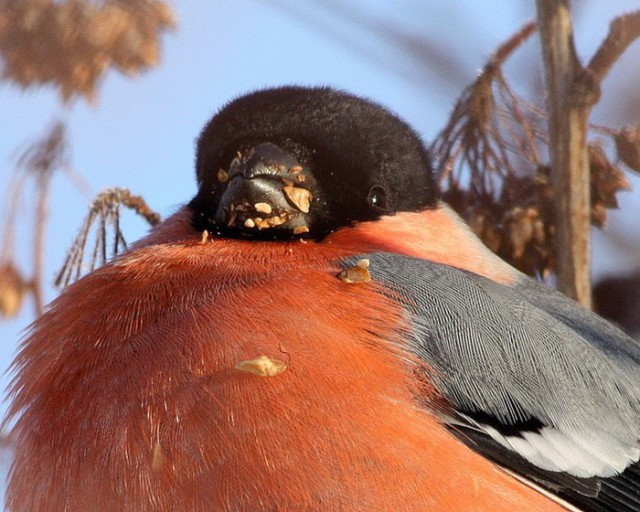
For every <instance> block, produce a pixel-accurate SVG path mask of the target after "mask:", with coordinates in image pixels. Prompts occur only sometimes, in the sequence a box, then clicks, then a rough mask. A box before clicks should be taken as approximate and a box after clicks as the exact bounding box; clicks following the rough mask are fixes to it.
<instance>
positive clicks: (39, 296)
mask: <svg viewBox="0 0 640 512" xmlns="http://www.w3.org/2000/svg"><path fill="white" fill-rule="evenodd" d="M67 149H68V144H67V137H66V130H65V126H64V124H62V123H60V122H56V123H54V124H53V125H52V126H51V128H50V129H49V130H48V131H47V133H46V134H45V135H44V137H42V138H41V139H38V140H36V141H34V142H32V143H31V144H28V145H27V146H26V147H25V148H24V149H23V150H22V152H21V153H20V154H19V156H18V158H17V161H16V172H15V174H14V177H13V181H12V183H11V185H10V187H9V204H8V211H7V212H6V217H5V225H4V233H3V237H2V240H1V250H0V302H1V303H2V306H1V307H0V315H2V316H4V317H10V316H13V315H15V314H17V313H18V311H19V310H20V307H21V306H22V303H23V299H24V297H25V296H26V295H27V294H28V293H32V294H33V298H34V302H35V307H36V312H37V313H38V314H40V313H41V312H42V310H43V308H44V297H43V290H42V282H43V278H42V272H43V267H44V250H45V243H46V242H45V234H46V229H45V228H46V218H47V206H48V200H49V188H50V183H51V178H52V177H53V174H54V173H55V172H56V171H57V170H60V169H63V170H67V171H68V170H69V166H68V156H67ZM30 180H31V181H33V182H34V185H35V186H34V190H35V198H34V200H32V201H28V204H29V206H30V207H32V208H33V212H34V219H33V223H34V229H33V272H32V276H31V278H30V279H26V278H24V277H23V276H22V273H21V272H20V270H19V268H20V266H19V265H18V263H17V261H16V258H15V231H16V227H17V220H18V216H17V211H18V207H19V204H20V199H23V200H24V196H25V188H26V187H25V184H26V182H27V181H30Z"/></svg>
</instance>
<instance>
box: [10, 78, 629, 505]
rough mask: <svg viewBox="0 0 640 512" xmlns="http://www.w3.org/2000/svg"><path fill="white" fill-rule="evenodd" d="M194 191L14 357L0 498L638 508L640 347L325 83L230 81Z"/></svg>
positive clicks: (47, 317) (201, 154) (368, 106)
mask: <svg viewBox="0 0 640 512" xmlns="http://www.w3.org/2000/svg"><path fill="white" fill-rule="evenodd" d="M196 174H197V182H198V187H199V188H198V192H197V194H196V196H195V197H194V198H193V199H192V200H191V202H189V203H188V204H187V205H186V206H184V207H182V208H180V209H179V210H178V211H177V212H176V213H175V214H173V215H172V216H171V217H169V218H168V219H166V220H165V221H164V222H163V223H161V224H160V225H159V226H157V227H155V228H154V229H153V230H152V231H151V233H150V234H149V235H148V236H147V237H146V238H144V239H142V240H141V241H139V242H137V243H136V244H135V245H134V246H132V248H131V249H129V250H128V251H127V252H125V253H124V254H122V255H120V256H119V257H117V258H115V259H114V260H113V261H111V262H110V263H108V264H106V265H104V266H103V267H101V268H99V269H97V270H95V271H94V272H92V273H90V274H89V275H87V276H85V277H84V278H82V279H80V280H79V281H77V282H76V283H75V284H73V285H71V286H69V287H68V288H67V289H66V290H65V291H64V292H63V293H62V294H61V296H60V297H58V298H57V299H56V300H54V301H53V302H52V303H51V304H50V306H49V307H48V309H47V311H46V312H45V313H44V314H43V315H42V316H41V317H40V318H39V319H38V320H37V321H36V322H35V323H34V324H33V326H32V327H31V328H30V330H29V332H28V334H27V335H26V337H25V339H24V341H23V343H22V346H21V349H20V351H19V353H18V355H17V357H16V359H15V362H14V366H13V371H14V379H13V382H12V385H11V388H10V396H11V399H12V402H11V408H10V411H9V415H8V420H7V421H8V422H9V424H11V425H13V426H12V430H11V438H12V440H13V442H14V446H15V451H14V454H15V457H14V461H13V466H12V469H11V473H10V478H9V483H8V490H7V498H6V504H7V508H8V510H10V511H12V512H58V511H59V512H63V511H64V512H76V511H93V512H116V511H117V512H147V511H154V512H204V511H207V512H211V511H225V512H244V511H332V512H333V511H372V510H375V511H420V512H425V511H428V512H445V511H446V512H451V511H485V512H507V511H508V512H513V511H519V512H534V511H535V512H539V511H549V512H559V511H567V510H569V511H576V510H580V511H585V512H586V511H590V512H596V511H597V512H613V511H615V512H631V511H636V512H637V511H638V510H640V465H639V464H638V460H639V458H640V348H639V347H638V345H637V344H635V343H634V342H633V341H632V340H631V339H630V338H628V337H627V336H626V335H624V334H623V333H622V332H620V331H619V330H618V329H617V328H615V327H613V326H612V325H610V324H608V323H607V322H605V321H604V320H602V319H600V318H599V317H597V316H596V315H594V314H593V313H591V312H590V311H587V310H586V309H583V308H582V307H580V306H579V305H577V304H576V303H574V302H573V301H571V300H569V299H567V298H565V297H564V296H563V295H561V294H559V293H557V292H555V291H553V290H551V289H548V288H546V287H545V286H543V285H542V284H539V283H537V282H535V281H533V280H531V279H529V278H528V277H526V276H524V275H523V274H521V273H519V272H518V271H516V270H515V269H513V268H512V267H510V266H508V265H507V264H506V263H504V262H503V261H501V260H500V259H499V258H498V257H497V256H495V255H494V254H493V253H491V252H490V251H489V250H488V249H486V248H485V247H484V246H483V245H482V243H481V242H480V241H479V240H478V239H477V238H476V237H475V236H474V235H473V234H472V232H471V231H470V230H469V229H468V228H467V227H466V225H465V224H464V223H463V222H462V221H461V220H460V218H459V217H458V216H456V214H455V213H454V212H453V211H452V210H451V209H450V208H449V207H448V206H447V205H446V204H444V203H442V202H440V200H439V195H438V188H437V184H436V181H435V179H434V175H433V172H432V169H431V163H430V158H429V154H428V151H427V149H426V148H425V146H424V144H423V142H422V141H421V139H420V137H419V136H418V135H417V134H416V132H415V131H414V130H413V129H412V128H411V127H409V126H408V125H407V124H406V123H405V122H404V121H402V120H401V119H399V118H398V117H397V116H396V115H394V114H393V113H390V112H389V111H387V110H386V109H384V108H382V107H381V106H379V105H377V104H375V103H372V102H370V101H367V100H365V99H361V98H359V97H356V96H353V95H350V94H347V93H344V92H341V91H337V90H334V89H331V88H325V87H319V88H306V87H281V88H274V89H268V90H262V91H259V92H255V93H252V94H248V95H246V96H243V97H240V98H238V99H236V100H234V101H232V102H231V103H229V104H227V105H226V106H225V107H224V108H222V110H220V111H219V112H218V113H217V114H216V115H215V116H214V117H213V118H212V119H211V121H210V122H209V123H208V124H207V125H206V127H205V128H204V130H203V131H202V134H201V135H200V138H199V140H198V143H197V158H196Z"/></svg>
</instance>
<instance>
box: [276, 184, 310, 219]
mask: <svg viewBox="0 0 640 512" xmlns="http://www.w3.org/2000/svg"><path fill="white" fill-rule="evenodd" d="M282 191H283V192H284V195H285V196H286V197H287V199H288V200H289V202H290V203H291V204H293V205H294V206H295V207H296V208H297V209H298V210H300V211H301V212H303V213H309V207H310V206H311V199H312V197H311V192H309V191H308V190H307V189H306V188H300V187H294V186H291V185H287V186H285V187H283V189H282Z"/></svg>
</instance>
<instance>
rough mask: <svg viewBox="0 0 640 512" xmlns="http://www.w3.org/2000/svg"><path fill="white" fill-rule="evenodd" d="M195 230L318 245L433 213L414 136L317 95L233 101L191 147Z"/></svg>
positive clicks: (296, 91) (328, 95)
mask: <svg viewBox="0 0 640 512" xmlns="http://www.w3.org/2000/svg"><path fill="white" fill-rule="evenodd" d="M196 173H197V178H198V184H199V191H198V194H197V196H196V197H195V198H194V199H193V201H192V202H191V203H190V206H191V208H192V209H193V210H194V220H193V223H194V227H195V228H196V229H198V230H200V231H202V230H204V229H208V230H209V231H213V232H217V233H219V234H223V235H231V236H255V237H258V238H267V239H269V238H271V239H280V238H292V237H295V236H306V237H310V238H322V237H324V236H326V235H327V234H329V233H330V232H332V231H334V230H336V229H338V228H340V227H343V226H348V225H350V224H352V223H354V222H358V221H366V220H375V219H377V218H379V217H380V216H382V215H393V214H394V213H396V212H400V211H419V210H422V209H424V208H428V207H434V206H435V205H436V202H437V193H438V192H437V186H436V183H435V180H434V177H433V172H432V169H431V162H430V159H429V154H428V152H427V150H426V148H425V147H424V145H423V143H422V141H421V140H420V137H419V136H418V135H417V134H416V132H415V131H414V130H413V129H412V128H411V127H410V126H409V125H408V124H407V123H405V122H404V121H402V120H401V119H399V118H398V117H397V116H395V115H394V114H392V113H390V112H389V111H388V110H386V109H384V108H383V107H381V106H379V105H377V104H375V103H372V102H370V101H367V100H364V99H362V98H359V97H357V96H353V95H351V94H347V93H344V92H341V91H337V90H334V89H330V88H326V87H318V88H306V87H281V88H276V89H267V90H262V91H258V92H255V93H252V94H248V95H246V96H242V97H240V98H238V99H236V100H234V101H232V102H231V103H229V104H228V105H226V106H225V107H224V108H223V109H222V110H221V111H220V112H218V113H217V114H216V115H215V116H214V117H213V118H212V119H211V121H209V123H208V124H207V125H206V126H205V128H204V130H203V131H202V134H201V135H200V138H199V140H198V152H197V162H196Z"/></svg>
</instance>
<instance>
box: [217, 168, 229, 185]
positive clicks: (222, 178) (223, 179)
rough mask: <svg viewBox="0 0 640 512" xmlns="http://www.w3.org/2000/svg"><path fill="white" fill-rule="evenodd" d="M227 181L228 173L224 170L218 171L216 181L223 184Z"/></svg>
mask: <svg viewBox="0 0 640 512" xmlns="http://www.w3.org/2000/svg"><path fill="white" fill-rule="evenodd" d="M228 180H229V173H228V172H227V171H225V170H224V169H218V181H219V182H220V183H224V182H226V181H228Z"/></svg>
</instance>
